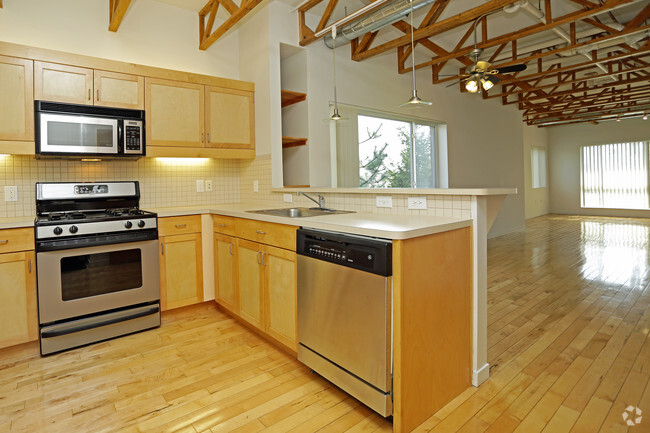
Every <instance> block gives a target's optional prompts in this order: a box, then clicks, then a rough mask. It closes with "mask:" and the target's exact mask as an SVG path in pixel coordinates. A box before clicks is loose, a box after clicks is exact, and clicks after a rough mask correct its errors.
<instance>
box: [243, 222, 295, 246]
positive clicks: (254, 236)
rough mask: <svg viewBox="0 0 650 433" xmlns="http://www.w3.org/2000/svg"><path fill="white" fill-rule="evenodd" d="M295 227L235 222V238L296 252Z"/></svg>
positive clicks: (266, 223)
mask: <svg viewBox="0 0 650 433" xmlns="http://www.w3.org/2000/svg"><path fill="white" fill-rule="evenodd" d="M297 228H298V227H296V226H288V225H284V224H276V223H268V222H265V221H256V220H249V219H237V220H236V221H235V229H236V233H237V234H236V236H238V237H240V238H244V239H249V240H251V241H255V242H259V243H262V244H267V245H273V246H276V247H279V248H284V249H287V250H292V251H295V250H296V229H297Z"/></svg>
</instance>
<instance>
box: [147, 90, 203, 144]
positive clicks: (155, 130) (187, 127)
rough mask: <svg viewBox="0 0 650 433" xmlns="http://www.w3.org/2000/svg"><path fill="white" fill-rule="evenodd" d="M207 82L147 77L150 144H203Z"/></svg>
mask: <svg viewBox="0 0 650 433" xmlns="http://www.w3.org/2000/svg"><path fill="white" fill-rule="evenodd" d="M204 97H205V95H204V86H202V85H200V84H192V83H182V82H180V81H169V80H160V79H157V78H146V79H145V107H146V108H145V111H146V124H147V145H151V146H180V147H202V146H203V122H204Z"/></svg>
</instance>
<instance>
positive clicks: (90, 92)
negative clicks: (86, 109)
mask: <svg viewBox="0 0 650 433" xmlns="http://www.w3.org/2000/svg"><path fill="white" fill-rule="evenodd" d="M92 97H93V94H92V90H90V89H88V100H89V101H90V98H92Z"/></svg>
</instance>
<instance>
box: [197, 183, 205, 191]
mask: <svg viewBox="0 0 650 433" xmlns="http://www.w3.org/2000/svg"><path fill="white" fill-rule="evenodd" d="M204 191H205V184H204V182H203V181H202V180H197V181H196V192H204Z"/></svg>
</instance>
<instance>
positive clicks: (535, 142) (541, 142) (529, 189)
mask: <svg viewBox="0 0 650 433" xmlns="http://www.w3.org/2000/svg"><path fill="white" fill-rule="evenodd" d="M523 132H524V160H523V164H524V185H525V189H524V198H525V201H526V219H528V218H534V217H536V216H540V215H546V214H547V213H549V209H550V195H549V187H548V185H549V180H548V165H549V164H548V162H549V156H548V128H538V127H537V126H528V125H524V131H523ZM532 147H542V148H544V149H546V187H545V188H533V182H532V169H531V159H530V153H531V148H532Z"/></svg>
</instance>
